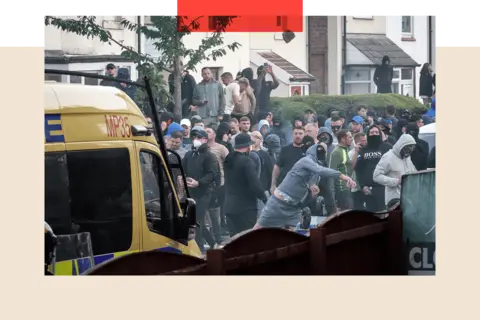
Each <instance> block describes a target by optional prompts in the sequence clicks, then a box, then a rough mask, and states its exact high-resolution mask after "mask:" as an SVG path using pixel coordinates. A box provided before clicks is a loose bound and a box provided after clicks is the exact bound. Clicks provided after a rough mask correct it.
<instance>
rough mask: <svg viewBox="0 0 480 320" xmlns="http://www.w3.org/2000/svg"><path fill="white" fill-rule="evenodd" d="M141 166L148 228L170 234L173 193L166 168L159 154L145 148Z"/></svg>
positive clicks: (141, 153)
mask: <svg viewBox="0 0 480 320" xmlns="http://www.w3.org/2000/svg"><path fill="white" fill-rule="evenodd" d="M140 168H141V171H142V184H143V197H144V204H145V213H146V218H147V225H148V228H149V229H150V230H151V231H153V232H155V233H160V234H162V235H165V236H169V234H168V233H169V230H171V228H170V227H171V226H169V223H170V222H171V218H172V216H173V215H172V196H173V195H172V190H171V188H170V185H169V183H168V179H167V178H166V173H165V168H163V166H162V165H161V160H160V158H159V157H158V156H157V155H155V154H153V153H151V152H148V151H144V150H142V151H140ZM160 172H161V173H160ZM160 174H161V175H162V176H161V177H160ZM162 194H163V196H162Z"/></svg>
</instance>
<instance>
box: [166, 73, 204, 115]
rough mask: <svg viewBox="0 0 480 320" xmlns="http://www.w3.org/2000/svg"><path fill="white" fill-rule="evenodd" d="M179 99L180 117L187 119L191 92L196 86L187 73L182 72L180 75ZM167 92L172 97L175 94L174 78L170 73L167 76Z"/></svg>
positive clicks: (191, 97) (191, 99) (191, 98)
mask: <svg viewBox="0 0 480 320" xmlns="http://www.w3.org/2000/svg"><path fill="white" fill-rule="evenodd" d="M180 82H181V89H180V90H181V99H182V116H183V117H184V118H187V117H188V116H189V114H190V107H191V106H192V105H193V91H194V90H195V87H196V85H197V82H196V81H195V78H194V77H193V76H192V75H191V74H190V73H189V72H188V71H183V72H182V75H181V79H180ZM168 91H169V92H170V94H171V95H172V96H173V95H174V93H175V83H174V76H173V73H171V74H170V75H169V76H168Z"/></svg>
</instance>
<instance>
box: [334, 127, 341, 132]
mask: <svg viewBox="0 0 480 320" xmlns="http://www.w3.org/2000/svg"><path fill="white" fill-rule="evenodd" d="M340 128H341V126H333V127H332V132H333V133H337V132H338V131H339V130H340Z"/></svg>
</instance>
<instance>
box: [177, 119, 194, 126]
mask: <svg viewBox="0 0 480 320" xmlns="http://www.w3.org/2000/svg"><path fill="white" fill-rule="evenodd" d="M180 125H181V126H187V127H189V128H190V127H191V126H192V123H191V122H190V120H188V119H182V121H180Z"/></svg>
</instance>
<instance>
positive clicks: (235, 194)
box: [224, 133, 267, 237]
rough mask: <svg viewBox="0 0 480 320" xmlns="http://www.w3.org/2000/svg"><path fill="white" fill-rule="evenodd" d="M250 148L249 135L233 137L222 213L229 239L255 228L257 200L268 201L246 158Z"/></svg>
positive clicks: (226, 173)
mask: <svg viewBox="0 0 480 320" xmlns="http://www.w3.org/2000/svg"><path fill="white" fill-rule="evenodd" d="M252 144H253V141H252V139H251V138H250V136H249V135H248V134H246V133H239V134H238V135H237V136H236V137H235V150H234V151H233V152H231V153H229V154H228V156H227V157H226V159H225V164H224V170H225V187H226V194H225V206H224V210H225V215H226V216H227V222H228V230H229V232H230V235H231V236H232V237H233V236H234V235H235V234H237V233H240V232H242V231H245V230H248V229H251V228H252V227H253V226H254V225H255V222H256V220H257V199H260V200H262V201H263V202H264V203H265V202H266V201H267V197H266V195H265V193H264V192H263V188H262V185H261V183H260V179H259V178H258V176H257V173H256V170H255V164H254V162H253V160H252V159H251V157H250V156H249V153H250V149H251V146H252Z"/></svg>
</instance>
